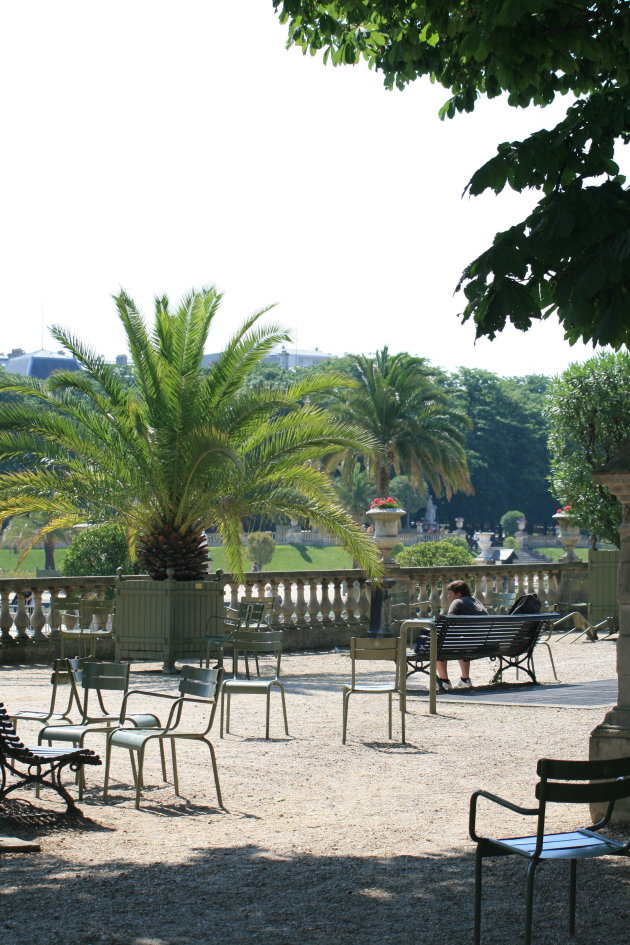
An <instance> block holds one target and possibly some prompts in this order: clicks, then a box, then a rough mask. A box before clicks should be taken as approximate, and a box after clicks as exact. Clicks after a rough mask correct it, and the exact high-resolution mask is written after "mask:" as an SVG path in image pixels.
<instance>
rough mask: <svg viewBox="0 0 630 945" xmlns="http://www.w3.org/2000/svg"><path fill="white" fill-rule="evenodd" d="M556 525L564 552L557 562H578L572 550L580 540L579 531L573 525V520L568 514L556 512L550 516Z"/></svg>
mask: <svg viewBox="0 0 630 945" xmlns="http://www.w3.org/2000/svg"><path fill="white" fill-rule="evenodd" d="M552 518H553V519H554V521H555V523H556V528H557V532H558V538H559V539H560V542H561V544H562V546H563V548H564V550H565V552H566V554H564V555H563V556H562V557H561V558H559V559H558V560H559V561H562V562H566V561H579V560H580V559H579V557H578V556H577V555H576V553H575V551H574V549H575V546H576V544H577V543H578V541H579V539H580V529H579V528H578V526H577V525H576V524H575V519H574V518H573V516H572V515H571V513H570V512H564V511H562V512H556V514H555V515H552Z"/></svg>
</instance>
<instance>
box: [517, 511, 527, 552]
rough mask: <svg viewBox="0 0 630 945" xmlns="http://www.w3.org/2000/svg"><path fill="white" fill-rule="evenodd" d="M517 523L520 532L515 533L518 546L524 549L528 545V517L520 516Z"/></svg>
mask: <svg viewBox="0 0 630 945" xmlns="http://www.w3.org/2000/svg"><path fill="white" fill-rule="evenodd" d="M516 524H517V525H518V532H517V533H516V535H515V538H516V547H517V548H520V549H523V548H525V546H526V545H527V532H526V531H525V526H526V525H527V519H526V518H519V519H518V521H517V522H516Z"/></svg>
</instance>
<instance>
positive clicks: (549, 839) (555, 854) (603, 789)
mask: <svg viewBox="0 0 630 945" xmlns="http://www.w3.org/2000/svg"><path fill="white" fill-rule="evenodd" d="M537 772H538V775H539V777H540V781H539V782H538V784H537V785H536V798H537V800H538V806H537V807H532V808H529V807H519V806H518V805H516V804H512V803H511V802H510V801H506V800H504V799H503V798H501V797H497V795H495V794H489V793H488V792H487V791H475V792H474V794H473V795H472V797H471V799H470V817H469V832H470V837H471V839H472V840H474V841H475V843H476V844H477V852H476V860H475V910H474V942H475V945H479V943H480V941H481V893H482V867H483V860H484V859H485V858H486V857H489V856H497V857H504V856H509V855H515V856H520V857H522V858H523V859H525V860H526V861H528V863H529V866H528V869H527V888H526V896H525V945H530V943H531V935H532V909H533V901H534V879H535V874H536V869H537V867H538V865H539V864H540V862H541V861H542V860H569V935H571V936H572V935H573V934H574V932H575V904H576V877H577V872H576V870H577V861H578V860H579V859H585V858H587V857H598V856H628V854H629V853H630V841H628V842H627V843H622V842H621V841H619V840H616V839H614V838H612V837H608V836H605V835H603V834H600V833H599V832H598V831H599V830H600V829H602V828H603V827H605V826H606V825H607V824H608V823H609V822H610V819H611V817H612V813H613V810H614V806H615V803H616V801H618V800H621V799H622V798H627V797H630V758H617V759H611V760H608V761H555V760H553V759H551V758H541V759H540V761H539V762H538V766H537ZM575 782H579V783H575ZM480 799H485V800H487V801H490V802H491V803H492V804H497V805H499V806H500V807H503V808H506V809H507V810H510V811H513V812H514V813H516V814H520V815H524V816H530V817H537V818H538V829H537V832H536V833H535V834H532V835H530V836H525V837H504V838H496V837H492V836H483V835H480V834H479V833H478V832H477V816H478V814H477V808H478V803H479V800H480ZM551 803H562V804H580V805H585V804H599V805H602V804H605V805H606V809H605V813H604V815H603V817H601V818H600V819H599V820H598V821H597V822H596V823H594V824H593V825H592V827H591V828H588V829H586V828H579V829H577V830H572V831H563V832H561V833H549V834H546V833H545V818H546V813H547V805H548V804H551ZM591 913H592V906H591V907H590V908H589V919H590V920H591V921H592V914H591Z"/></svg>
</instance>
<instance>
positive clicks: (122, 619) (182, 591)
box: [115, 577, 225, 672]
mask: <svg viewBox="0 0 630 945" xmlns="http://www.w3.org/2000/svg"><path fill="white" fill-rule="evenodd" d="M115 595H116V629H115V643H116V659H117V660H121V659H122V660H126V659H146V660H151V659H154V660H159V659H161V660H163V661H164V666H163V669H164V672H174V670H175V660H194V661H197V660H198V659H199V657H200V655H201V650H202V644H203V640H204V637H205V636H206V635H207V634H213V635H216V634H219V633H221V632H222V631H223V619H224V617H225V605H224V602H223V584H222V583H219V582H218V581H216V580H211V579H209V580H205V581H174V580H172V579H167V580H166V581H152V580H150V579H149V578H133V577H125V578H123V579H121V580H118V581H117V582H116V590H115Z"/></svg>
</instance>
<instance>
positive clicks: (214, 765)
mask: <svg viewBox="0 0 630 945" xmlns="http://www.w3.org/2000/svg"><path fill="white" fill-rule="evenodd" d="M204 741H205V743H206V745H207V746H208V748H209V749H210V758H211V760H212V772H213V774H214V786H215V788H216V790H217V800H218V802H219V807H223V797H222V796H221V785H220V784H219V769H218V768H217V756H216V754H215V751H214V745H213V744H212V742H209V741H207V740H206V739H205V738H204Z"/></svg>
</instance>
